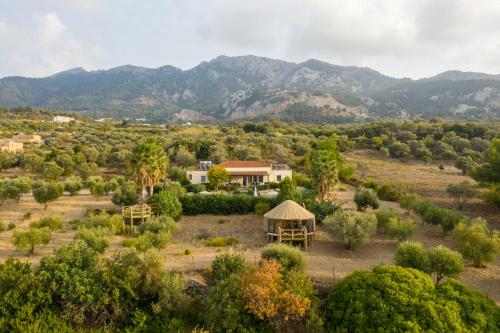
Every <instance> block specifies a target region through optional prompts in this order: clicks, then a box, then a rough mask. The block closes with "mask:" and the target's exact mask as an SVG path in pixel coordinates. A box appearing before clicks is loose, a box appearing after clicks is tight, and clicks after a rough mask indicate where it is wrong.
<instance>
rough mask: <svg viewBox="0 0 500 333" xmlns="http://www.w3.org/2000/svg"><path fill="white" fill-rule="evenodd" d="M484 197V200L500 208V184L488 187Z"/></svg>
mask: <svg viewBox="0 0 500 333" xmlns="http://www.w3.org/2000/svg"><path fill="white" fill-rule="evenodd" d="M482 198H483V199H484V201H486V202H488V203H490V204H492V205H495V206H497V207H498V208H500V184H496V185H492V186H490V187H489V188H488V191H486V192H485V193H484V194H483V195H482Z"/></svg>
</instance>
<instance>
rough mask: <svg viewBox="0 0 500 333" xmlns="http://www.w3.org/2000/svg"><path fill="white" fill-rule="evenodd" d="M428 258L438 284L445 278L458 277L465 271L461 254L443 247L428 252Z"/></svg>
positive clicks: (439, 246)
mask: <svg viewBox="0 0 500 333" xmlns="http://www.w3.org/2000/svg"><path fill="white" fill-rule="evenodd" d="M427 257H428V258H429V264H430V271H431V272H433V273H434V274H435V275H436V283H439V282H440V281H441V280H442V279H443V278H444V277H453V276H456V275H458V274H459V273H460V272H462V271H463V269H464V264H463V259H462V256H461V255H460V253H458V252H455V251H452V250H450V249H448V248H447V247H444V246H442V245H438V246H436V247H434V248H432V249H429V250H427Z"/></svg>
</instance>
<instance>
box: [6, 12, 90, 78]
mask: <svg viewBox="0 0 500 333" xmlns="http://www.w3.org/2000/svg"><path fill="white" fill-rule="evenodd" d="M32 19H33V20H32V22H31V24H29V25H27V26H16V25H12V24H7V23H5V22H3V23H2V22H0V43H1V44H3V45H6V52H2V53H1V54H0V59H1V61H2V62H4V63H6V64H7V66H8V68H9V70H10V74H15V75H26V76H35V77H37V76H46V75H50V74H53V73H56V72H59V71H62V70H66V69H68V68H72V67H77V66H83V67H85V68H89V69H93V68H95V64H94V63H93V61H92V57H93V56H95V55H96V54H98V53H99V49H95V48H94V49H92V48H88V47H85V46H83V45H82V44H81V43H80V42H79V41H78V40H77V39H75V38H74V37H73V36H72V35H71V33H70V31H68V28H67V27H66V26H65V25H64V24H63V23H62V22H61V20H60V19H59V17H58V15H57V14H56V13H54V12H50V13H45V14H39V13H36V14H33V16H32Z"/></svg>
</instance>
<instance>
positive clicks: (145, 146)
mask: <svg viewBox="0 0 500 333" xmlns="http://www.w3.org/2000/svg"><path fill="white" fill-rule="evenodd" d="M131 167H132V174H133V177H134V180H135V182H136V183H137V184H138V185H139V186H140V187H141V190H142V202H143V203H144V202H145V196H144V191H145V189H146V188H148V189H149V193H150V194H153V188H154V186H155V185H156V184H158V183H159V182H160V181H162V180H163V179H164V178H165V177H166V175H167V169H168V157H167V155H166V154H165V150H164V149H163V147H162V145H161V144H160V143H159V142H158V140H157V139H156V138H149V139H147V140H143V141H141V142H139V143H138V144H137V145H136V146H135V148H134V150H133V151H132V158H131Z"/></svg>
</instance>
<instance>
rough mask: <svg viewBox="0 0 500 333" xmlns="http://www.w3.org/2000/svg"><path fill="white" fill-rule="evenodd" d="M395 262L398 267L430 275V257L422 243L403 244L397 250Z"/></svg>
mask: <svg viewBox="0 0 500 333" xmlns="http://www.w3.org/2000/svg"><path fill="white" fill-rule="evenodd" d="M394 260H395V262H396V265H398V266H401V267H406V268H415V269H418V270H420V271H422V272H426V273H430V263H429V257H428V256H427V252H425V250H424V247H423V246H422V244H421V243H415V242H410V241H406V242H403V243H401V244H400V245H399V247H398V249H397V250H396V253H395V255H394Z"/></svg>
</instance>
